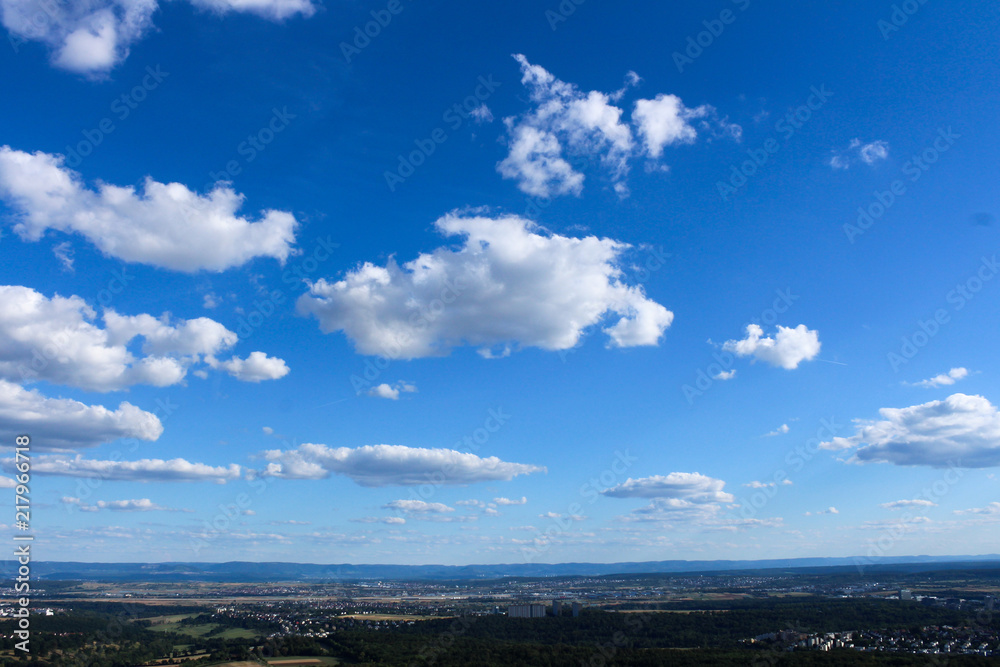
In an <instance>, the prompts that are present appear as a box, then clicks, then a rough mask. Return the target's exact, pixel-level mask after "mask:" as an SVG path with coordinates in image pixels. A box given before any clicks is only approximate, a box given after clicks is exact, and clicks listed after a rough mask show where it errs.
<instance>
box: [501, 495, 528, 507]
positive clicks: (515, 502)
mask: <svg viewBox="0 0 1000 667" xmlns="http://www.w3.org/2000/svg"><path fill="white" fill-rule="evenodd" d="M493 502H494V503H496V504H497V505H525V504H527V502H528V498H527V497H526V496H521V498H520V500H518V499H517V498H513V499H511V498H494V499H493Z"/></svg>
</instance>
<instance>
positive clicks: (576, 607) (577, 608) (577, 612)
mask: <svg viewBox="0 0 1000 667" xmlns="http://www.w3.org/2000/svg"><path fill="white" fill-rule="evenodd" d="M581 609H583V605H582V604H580V603H579V602H574V603H573V618H576V617H577V616H579V615H580V610H581Z"/></svg>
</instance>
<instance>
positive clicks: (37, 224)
mask: <svg viewBox="0 0 1000 667" xmlns="http://www.w3.org/2000/svg"><path fill="white" fill-rule="evenodd" d="M0 199H2V200H3V201H4V203H6V204H7V206H9V207H10V208H11V209H13V210H14V211H16V212H17V215H16V220H17V222H16V224H15V226H14V231H15V232H16V233H17V234H18V236H20V237H21V239H22V240H24V241H38V240H39V239H41V238H42V235H43V234H45V232H46V231H47V230H50V229H52V230H56V231H61V232H66V233H73V232H76V233H78V234H81V235H82V236H84V237H85V238H86V239H87V240H89V241H90V242H91V243H93V244H94V245H95V246H97V247H98V248H99V249H100V250H101V252H103V253H104V254H105V255H108V256H110V257H116V258H118V259H121V260H124V261H126V262H136V263H140V264H149V265H151V266H157V267H161V268H165V269H172V270H175V271H184V272H188V273H194V272H196V271H201V270H206V271H224V270H226V269H229V268H232V267H234V266H240V265H242V264H245V263H246V262H248V261H250V260H252V259H254V258H256V257H272V258H274V259H277V260H278V261H280V262H284V261H285V259H287V258H288V256H289V255H290V254H291V253H292V252H293V250H292V246H293V244H294V243H295V229H296V227H297V226H298V223H297V222H296V220H295V217H294V216H293V215H292V214H291V213H287V212H284V211H275V210H268V211H264V213H263V214H262V217H261V218H260V219H259V220H256V221H253V220H250V219H248V218H245V217H241V216H238V215H237V213H236V212H237V211H238V210H239V209H240V207H242V205H243V199H244V198H243V196H242V195H240V194H237V193H236V192H234V191H233V190H232V189H231V188H230V187H229V186H227V185H224V184H218V185H216V187H215V189H213V190H212V191H211V192H209V193H208V194H206V195H199V194H197V193H196V192H192V191H191V190H189V189H188V188H187V186H185V185H182V184H180V183H160V182H158V181H154V180H153V179H152V178H146V180H145V182H144V183H143V186H142V189H141V191H140V192H136V189H135V188H134V187H133V186H117V185H111V184H109V183H99V184H98V185H97V187H96V188H89V187H87V185H86V184H84V183H83V181H82V180H81V178H80V175H79V174H77V173H76V172H74V171H72V170H70V169H68V168H66V167H64V166H63V157H62V156H59V155H50V154H48V153H43V152H40V151H39V152H36V153H25V152H23V151H19V150H14V149H12V148H10V147H9V146H0Z"/></svg>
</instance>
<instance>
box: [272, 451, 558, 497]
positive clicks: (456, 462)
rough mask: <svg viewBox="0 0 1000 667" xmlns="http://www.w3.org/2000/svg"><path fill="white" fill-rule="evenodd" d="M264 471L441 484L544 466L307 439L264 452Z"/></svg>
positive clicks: (369, 482)
mask: <svg viewBox="0 0 1000 667" xmlns="http://www.w3.org/2000/svg"><path fill="white" fill-rule="evenodd" d="M263 456H264V458H265V459H266V460H267V461H268V464H267V467H266V468H265V469H264V471H263V472H262V474H263V475H266V476H271V477H282V478H286V479H323V478H326V477H329V476H330V475H332V474H338V475H345V476H346V477H349V478H351V479H352V480H354V481H355V482H356V483H357V484H360V485H361V486H368V487H378V486H413V485H419V484H424V483H426V482H427V480H428V479H432V480H435V483H437V482H440V483H441V484H453V485H460V484H472V483H475V482H486V481H500V480H503V481H507V480H510V479H513V478H514V477H516V476H518V475H529V474H532V473H536V472H546V469H545V468H543V467H541V466H536V465H528V464H523V463H508V462H506V461H501V460H500V459H498V458H497V457H495V456H491V457H489V458H480V457H479V456H476V455H475V454H471V453H467V452H459V451H455V450H453V449H425V448H421V447H405V446H402V445H365V446H363V447H357V448H350V447H336V448H334V447H327V446H326V445H318V444H311V443H306V444H303V445H300V446H299V447H297V448H296V449H290V450H269V451H266V452H264V454H263Z"/></svg>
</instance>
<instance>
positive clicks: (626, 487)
mask: <svg viewBox="0 0 1000 667" xmlns="http://www.w3.org/2000/svg"><path fill="white" fill-rule="evenodd" d="M725 485H726V483H725V482H724V481H722V480H721V479H715V478H713V477H709V476H707V475H702V474H701V473H697V472H672V473H670V474H669V475H653V476H652V477H642V478H639V479H632V478H631V477H630V478H628V479H627V480H625V482H623V483H622V484H619V485H618V486H614V487H612V488H610V489H606V490H604V491H602V493H603V494H604V495H606V496H611V497H613V498H674V499H680V500H686V501H691V502H698V503H717V502H722V503H731V502H733V495H732V494H731V493H726V492H725V491H723V490H722V489H723V487H725Z"/></svg>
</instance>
